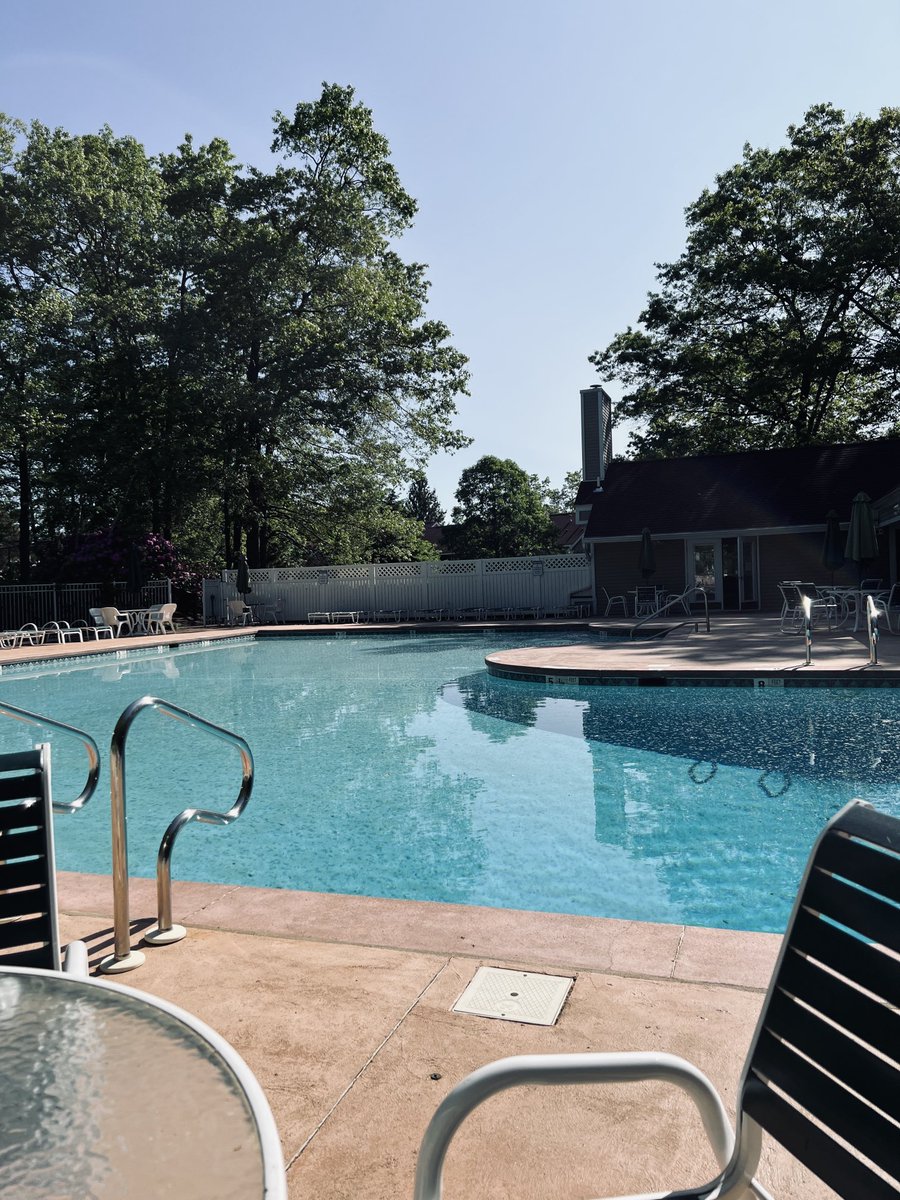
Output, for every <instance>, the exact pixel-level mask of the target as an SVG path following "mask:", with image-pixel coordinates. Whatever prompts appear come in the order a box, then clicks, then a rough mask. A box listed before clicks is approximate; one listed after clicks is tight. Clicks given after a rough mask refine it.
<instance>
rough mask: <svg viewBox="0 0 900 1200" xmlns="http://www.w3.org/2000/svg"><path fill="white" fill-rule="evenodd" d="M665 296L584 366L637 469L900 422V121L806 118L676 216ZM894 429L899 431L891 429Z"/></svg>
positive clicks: (849, 437) (886, 115) (885, 113)
mask: <svg viewBox="0 0 900 1200" xmlns="http://www.w3.org/2000/svg"><path fill="white" fill-rule="evenodd" d="M686 220H687V231H688V232H687V244H686V249H685V251H684V253H683V254H682V255H681V257H680V258H679V259H678V260H677V261H676V262H674V263H668V264H661V265H659V266H658V268H657V271H658V275H657V278H658V280H659V284H660V288H659V290H658V291H657V292H654V293H651V295H650V297H649V299H648V302H647V306H646V307H645V309H644V311H643V312H642V313H641V315H640V318H639V319H640V323H641V328H638V329H632V328H629V329H627V330H626V331H625V332H624V333H620V334H618V335H617V336H616V337H615V338H614V339H613V340H612V342H611V343H610V344H609V345H608V346H607V347H606V348H605V349H604V350H601V351H598V352H596V353H595V354H594V355H593V356H592V357H591V362H593V363H594V364H595V365H596V366H597V368H598V370H599V371H600V372H601V373H602V374H603V375H604V376H605V377H607V378H608V377H611V376H615V377H617V378H618V379H620V380H621V381H622V382H623V383H624V386H625V389H626V391H625V395H624V397H623V399H622V401H621V403H620V405H619V407H618V413H617V416H618V417H623V416H624V417H629V418H635V419H637V420H639V421H642V422H644V423H645V425H644V428H643V429H642V431H641V432H640V433H638V434H636V435H632V439H631V447H632V450H633V451H635V452H636V453H637V454H638V455H640V456H669V455H680V454H695V453H703V452H707V453H715V452H719V451H727V450H740V449H753V448H766V447H774V446H796V445H804V444H810V443H832V442H841V441H854V440H859V439H861V438H867V437H872V436H878V435H880V434H881V433H883V432H886V431H887V430H888V429H889V428H890V427H891V425H892V423H894V424H895V423H896V422H897V420H898V416H900V389H898V367H900V109H897V108H885V109H882V110H881V112H880V113H879V115H878V116H877V117H875V118H868V117H865V116H857V117H855V118H853V119H852V120H847V119H845V116H844V113H843V112H841V111H840V110H838V109H835V108H834V107H832V106H831V105H830V104H821V105H818V106H817V107H814V108H812V109H810V110H809V112H808V113H807V114H806V117H805V120H804V122H803V124H802V125H798V126H791V127H790V128H789V129H788V138H787V145H785V146H783V147H781V148H780V149H777V150H766V149H754V148H752V147H750V146H749V145H748V146H745V148H744V155H743V159H742V161H741V162H740V163H738V164H737V165H735V166H733V167H731V168H730V169H729V170H727V171H725V172H724V173H723V174H722V175H720V176H719V177H718V178H717V180H716V186H715V188H714V189H712V190H707V191H704V192H703V194H702V195H701V196H700V198H699V199H698V200H697V201H695V203H693V204H692V205H690V206H689V207H688V209H687V210H686ZM895 427H896V424H895Z"/></svg>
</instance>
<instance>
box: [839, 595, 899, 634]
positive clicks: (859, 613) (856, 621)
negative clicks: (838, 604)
mask: <svg viewBox="0 0 900 1200" xmlns="http://www.w3.org/2000/svg"><path fill="white" fill-rule="evenodd" d="M828 591H830V592H833V593H834V594H835V595H836V596H837V597H839V598H840V599H841V600H842V601H843V602H844V603H846V601H847V600H850V599H852V600H853V609H854V613H853V632H854V633H857V632H858V631H859V628H860V621H863V622H864V617H865V611H866V597H867V596H874V597H878V596H887V595H888V593H889V591H890V589H889V588H854V587H840V586H838V587H833V588H829V589H828ZM849 619H850V614H849V613H847V614H846V616H845V617H844V620H849Z"/></svg>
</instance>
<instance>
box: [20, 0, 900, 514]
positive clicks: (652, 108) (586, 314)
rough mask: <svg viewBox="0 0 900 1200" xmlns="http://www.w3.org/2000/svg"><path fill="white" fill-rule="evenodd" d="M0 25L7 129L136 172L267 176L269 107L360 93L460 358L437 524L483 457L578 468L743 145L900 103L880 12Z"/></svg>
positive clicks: (829, 7) (483, 2)
mask: <svg viewBox="0 0 900 1200" xmlns="http://www.w3.org/2000/svg"><path fill="white" fill-rule="evenodd" d="M2 30H3V33H2V38H0V110H3V111H5V112H7V113H9V114H10V115H12V116H16V117H20V118H22V119H24V120H30V119H32V118H38V119H40V120H41V121H44V122H45V123H47V124H50V125H62V126H64V127H65V128H66V129H68V130H69V131H70V132H72V133H83V132H90V131H93V130H96V129H97V128H98V127H99V126H100V125H101V124H104V123H107V124H109V125H110V126H111V127H112V128H113V130H114V131H115V132H116V133H118V134H126V133H128V134H132V135H134V136H136V137H138V138H139V139H140V140H141V141H142V142H143V143H144V145H145V146H146V148H147V150H148V151H149V152H150V153H155V152H158V151H161V150H171V149H173V148H174V147H175V146H176V145H177V144H178V142H179V140H180V139H181V136H182V134H184V133H185V132H191V133H193V134H194V136H195V137H196V138H197V139H199V140H202V141H206V140H208V139H209V138H211V137H213V136H222V137H224V138H226V139H227V140H228V141H229V142H230V143H231V146H232V148H233V150H234V152H235V154H236V156H237V157H238V159H239V161H242V162H245V163H255V164H259V165H265V164H266V163H267V162H268V146H269V142H270V140H271V137H270V134H271V116H272V113H273V112H274V111H275V109H282V110H284V111H292V110H293V107H294V105H295V104H296V103H297V102H298V101H300V100H312V99H315V98H316V96H317V95H318V93H319V89H320V85H321V83H322V81H324V80H327V81H328V82H336V83H340V84H352V85H353V86H354V87H355V88H356V92H357V97H358V98H359V99H360V100H361V101H363V102H364V103H365V104H366V105H368V106H369V107H370V108H371V109H372V110H373V113H374V118H375V124H376V126H377V128H379V129H380V130H381V132H382V133H384V134H385V136H386V137H387V138H388V141H389V142H390V145H391V148H392V153H393V157H394V161H395V163H396V165H397V168H398V170H399V173H400V178H401V180H402V182H403V184H404V186H405V187H406V189H407V190H408V191H409V192H410V193H411V194H412V195H413V196H415V197H416V199H417V201H418V203H419V214H418V217H417V220H416V224H415V227H414V229H413V230H412V231H411V233H410V234H409V235H408V236H407V237H405V238H404V239H403V242H402V243H401V245H400V247H399V248H400V250H401V252H402V253H403V254H404V257H406V258H408V259H415V260H417V261H420V262H425V263H427V264H428V276H429V278H430V280H431V283H432V288H431V303H430V309H431V313H432V315H433V316H435V317H437V318H440V319H441V320H443V321H444V322H446V324H447V325H449V327H450V329H451V330H452V334H453V339H452V340H453V342H454V344H455V345H456V346H458V347H459V349H461V350H462V351H463V352H464V353H465V354H467V355H468V356H469V358H470V360H471V363H470V367H471V371H472V380H471V385H470V390H471V396H468V397H467V396H463V397H461V398H460V402H459V414H460V424H461V426H462V428H463V429H464V431H465V432H466V433H467V434H469V436H470V437H473V438H474V439H475V440H474V443H473V445H472V446H471V447H470V449H468V450H466V451H463V452H461V453H458V454H456V455H453V456H444V455H442V456H439V457H438V458H436V459H435V460H434V461H433V463H432V465H431V467H430V469H429V478H430V479H431V482H432V484H433V485H434V486H435V487H436V488H437V490H438V493H439V495H440V496H441V499H442V501H443V502H444V504H445V505H446V506H448V507H449V505H450V504H452V497H453V492H454V490H455V487H456V482H457V480H458V478H459V473H460V471H461V470H462V468H463V467H465V466H467V465H469V464H470V463H472V462H474V461H475V460H476V459H477V458H479V457H480V456H481V455H483V454H496V455H499V456H500V457H502V458H513V459H515V460H516V462H518V463H519V464H520V465H521V466H523V467H524V468H525V469H526V470H528V471H531V472H535V473H537V474H538V475H541V476H545V475H549V476H550V477H551V478H552V480H553V481H554V483H556V482H561V480H562V476H563V474H564V472H565V471H566V470H571V469H574V468H576V467H579V466H580V449H579V423H578V390H579V388H581V387H586V386H588V385H589V384H591V383H593V382H596V376H595V374H594V371H593V368H592V367H591V366H590V364H589V363H588V362H587V358H588V355H589V354H590V353H591V352H592V351H593V350H595V349H597V348H599V347H602V346H604V345H605V344H606V343H607V342H608V341H609V340H610V339H611V337H612V336H613V335H614V334H615V333H616V332H618V331H619V330H621V329H624V328H625V327H626V326H627V325H628V324H632V323H634V321H635V319H636V318H637V315H638V313H639V312H640V309H641V307H642V305H643V301H644V297H645V295H646V293H647V291H648V290H649V289H650V288H652V287H653V282H654V270H653V264H654V262H657V261H665V260H669V259H672V258H675V257H676V256H677V255H678V253H679V252H680V250H681V248H682V246H683V239H684V225H683V210H684V208H685V206H686V205H687V204H689V203H690V202H691V201H692V200H694V199H695V198H696V197H697V195H698V194H699V193H700V191H701V190H702V188H703V187H705V186H707V185H711V184H712V183H713V182H714V178H715V175H716V173H717V172H718V171H721V170H724V169H725V168H727V167H728V166H730V165H731V164H732V163H734V162H736V161H737V160H738V159H739V158H740V155H741V149H742V146H743V144H744V143H745V142H748V141H749V142H750V143H751V144H753V145H768V146H775V145H778V144H780V143H781V142H782V141H783V139H784V133H785V130H786V128H787V126H788V125H789V124H790V123H792V122H799V121H801V120H802V118H803V114H804V112H805V111H806V109H807V108H808V107H809V106H810V105H812V104H815V103H818V102H820V101H824V100H830V101H832V102H833V103H835V104H837V105H838V106H840V107H843V108H845V109H846V110H847V111H848V112H849V113H857V112H863V113H867V114H874V113H876V112H877V111H878V109H879V108H880V107H882V106H884V105H897V104H900V70H898V63H900V4H898V3H897V0H855V3H853V4H850V3H848V2H847V0H841V2H840V3H837V2H836V0H812V2H810V0H780V2H776V0H754V2H753V3H746V2H744V0H680V2H679V3H673V2H672V0H643V2H642V3H634V4H623V3H620V2H619V0H615V2H613V0H593V2H587V0H556V3H554V4H550V3H548V2H547V0H542V2H538V0H478V2H473V0H453V2H452V3H446V4H442V5H438V4H436V3H428V0H330V3H322V2H321V0H318V2H316V3H308V2H303V0H260V2H259V3H257V4H255V5H254V4H251V3H250V2H249V0H240V2H239V0H178V2H173V0H78V3H72V2H71V0H5V3H4V4H3V9H2ZM604 382H606V383H607V385H608V388H609V391H610V393H611V394H612V396H613V399H616V398H617V396H618V394H619V392H618V389H617V388H616V386H615V381H609V380H607V381H604ZM624 442H625V435H624V433H623V434H620V436H619V438H618V441H617V448H621V449H623V448H624Z"/></svg>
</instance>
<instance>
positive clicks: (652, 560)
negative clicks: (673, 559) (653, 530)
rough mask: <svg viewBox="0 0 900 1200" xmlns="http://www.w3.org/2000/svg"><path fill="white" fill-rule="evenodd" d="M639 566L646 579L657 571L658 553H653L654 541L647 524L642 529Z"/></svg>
mask: <svg viewBox="0 0 900 1200" xmlns="http://www.w3.org/2000/svg"><path fill="white" fill-rule="evenodd" d="M638 566H639V567H640V572H641V576H642V578H644V579H648V578H649V577H650V576H651V575H653V574H654V573H655V571H656V555H655V554H654V553H653V542H652V540H651V538H650V530H649V529H648V528H647V526H646V525H645V526H644V528H643V529H642V530H641V556H640V559H639V562H638Z"/></svg>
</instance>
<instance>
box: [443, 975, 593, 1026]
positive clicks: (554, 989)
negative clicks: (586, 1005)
mask: <svg viewBox="0 0 900 1200" xmlns="http://www.w3.org/2000/svg"><path fill="white" fill-rule="evenodd" d="M574 982H575V980H574V979H573V978H570V977H569V976H565V975H536V974H535V973H534V972H532V971H506V970H504V969H503V968H502V967H479V968H478V970H477V971H476V972H475V974H474V976H473V977H472V981H471V983H470V984H469V986H468V987H467V988H466V990H465V991H464V992H463V994H462V995H461V996H460V998H459V999H458V1000H457V1002H456V1003H455V1004H454V1005H453V1009H452V1011H453V1012H461V1013H471V1014H472V1015H473V1016H476V1017H496V1018H497V1019H498V1020H500V1021H522V1022H523V1023H524V1024H526V1025H555V1024H556V1018H557V1017H558V1016H559V1012H560V1009H561V1008H562V1006H563V1003H564V1002H565V999H566V996H568V994H569V991H570V989H571V987H572V984H573V983H574Z"/></svg>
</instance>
